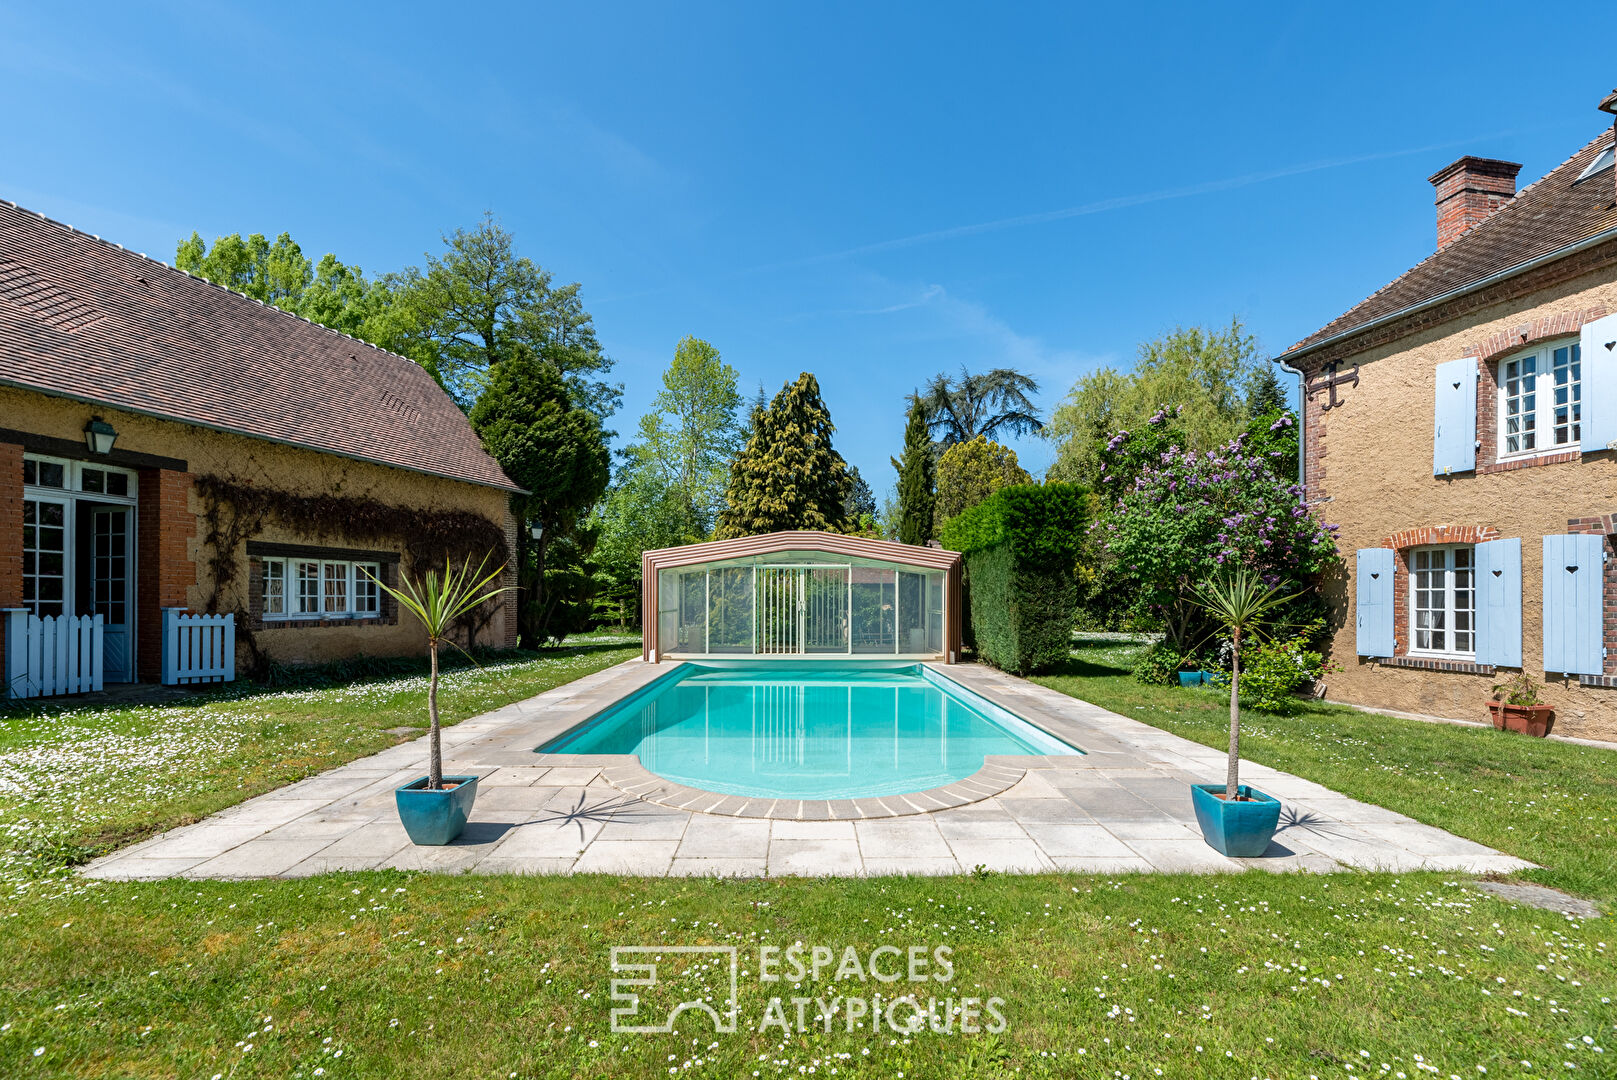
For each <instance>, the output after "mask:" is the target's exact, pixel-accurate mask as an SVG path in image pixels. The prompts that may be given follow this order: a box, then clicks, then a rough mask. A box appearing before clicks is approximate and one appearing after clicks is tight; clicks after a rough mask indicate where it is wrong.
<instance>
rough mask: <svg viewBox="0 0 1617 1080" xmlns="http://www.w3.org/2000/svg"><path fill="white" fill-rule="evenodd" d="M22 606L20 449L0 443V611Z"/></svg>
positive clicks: (10, 444) (13, 445) (9, 444)
mask: <svg viewBox="0 0 1617 1080" xmlns="http://www.w3.org/2000/svg"><path fill="white" fill-rule="evenodd" d="M20 606H22V447H20V446H17V445H15V444H13V443H0V608H8V607H20Z"/></svg>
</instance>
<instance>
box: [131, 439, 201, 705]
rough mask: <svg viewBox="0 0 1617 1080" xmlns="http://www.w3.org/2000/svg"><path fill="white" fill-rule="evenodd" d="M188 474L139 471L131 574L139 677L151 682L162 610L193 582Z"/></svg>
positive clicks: (159, 654)
mask: <svg viewBox="0 0 1617 1080" xmlns="http://www.w3.org/2000/svg"><path fill="white" fill-rule="evenodd" d="M190 495H191V474H190V473H182V472H171V471H169V470H167V469H142V470H141V472H140V505H139V507H138V510H137V513H138V515H139V523H138V527H137V530H136V542H137V543H138V544H139V549H138V558H137V559H136V563H137V565H138V570H137V572H136V575H135V593H136V617H137V623H138V626H137V629H136V635H137V641H138V644H139V654H140V677H141V678H142V679H147V680H152V681H155V680H157V679H160V678H161V677H162V668H163V648H162V646H163V611H162V609H163V608H166V607H184V606H185V605H186V604H187V603H188V599H187V596H186V594H187V592H188V591H189V590H190V587H191V585H192V584H193V583H194V582H195V581H196V563H195V562H194V561H193V560H192V558H191V553H190V542H191V540H192V539H194V538H195V537H196V531H197V521H196V515H194V514H192V513H191V508H190Z"/></svg>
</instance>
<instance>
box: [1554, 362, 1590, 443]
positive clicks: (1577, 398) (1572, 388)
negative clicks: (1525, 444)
mask: <svg viewBox="0 0 1617 1080" xmlns="http://www.w3.org/2000/svg"><path fill="white" fill-rule="evenodd" d="M1582 351H1583V348H1582V346H1580V345H1578V344H1577V343H1576V342H1574V343H1572V344H1570V345H1562V346H1560V347H1558V348H1555V349H1552V350H1550V375H1551V377H1552V379H1553V380H1554V385H1553V387H1552V389H1553V393H1554V399H1553V400H1552V402H1551V404H1550V408H1551V410H1552V412H1551V427H1550V438H1551V440H1552V441H1553V442H1554V444H1555V445H1556V446H1566V445H1568V444H1569V443H1575V442H1577V441H1578V439H1579V438H1580V437H1581V433H1580V430H1579V429H1580V421H1581V420H1582V419H1583V364H1582V363H1581V360H1582V357H1581V355H1580V354H1581V353H1582Z"/></svg>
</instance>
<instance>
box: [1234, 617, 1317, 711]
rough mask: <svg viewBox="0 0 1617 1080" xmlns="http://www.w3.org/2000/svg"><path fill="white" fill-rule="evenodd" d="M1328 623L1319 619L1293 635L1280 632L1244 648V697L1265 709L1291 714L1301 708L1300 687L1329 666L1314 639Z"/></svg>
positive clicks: (1257, 706)
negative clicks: (1314, 643)
mask: <svg viewBox="0 0 1617 1080" xmlns="http://www.w3.org/2000/svg"><path fill="white" fill-rule="evenodd" d="M1324 628H1325V624H1324V623H1323V622H1315V623H1312V624H1310V625H1308V626H1306V627H1304V628H1303V629H1302V630H1301V632H1299V633H1297V634H1294V635H1292V636H1289V637H1281V636H1276V637H1272V638H1268V639H1267V640H1265V641H1263V642H1261V643H1259V644H1258V645H1255V646H1252V647H1250V648H1247V649H1243V650H1242V659H1243V660H1244V661H1245V663H1243V664H1242V666H1241V700H1242V701H1243V702H1245V703H1246V704H1247V705H1248V706H1250V707H1251V708H1254V709H1258V710H1261V711H1263V712H1272V713H1279V714H1280V715H1282V716H1291V715H1294V714H1296V713H1297V712H1299V711H1301V709H1302V705H1303V703H1302V700H1301V699H1300V698H1298V697H1297V690H1298V689H1299V688H1300V687H1301V686H1302V685H1303V684H1304V683H1309V682H1313V681H1315V680H1316V679H1319V678H1321V677H1323V676H1324V675H1325V673H1326V671H1327V670H1329V668H1328V666H1327V664H1326V662H1325V657H1324V656H1323V655H1322V654H1321V653H1320V652H1319V650H1318V649H1315V648H1313V646H1312V642H1314V641H1315V640H1316V639H1318V637H1319V636H1320V634H1321V633H1322V632H1323V630H1324Z"/></svg>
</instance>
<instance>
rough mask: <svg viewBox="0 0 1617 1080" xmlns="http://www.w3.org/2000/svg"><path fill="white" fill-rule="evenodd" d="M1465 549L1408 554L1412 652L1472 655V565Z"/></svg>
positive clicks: (1474, 643) (1474, 647)
mask: <svg viewBox="0 0 1617 1080" xmlns="http://www.w3.org/2000/svg"><path fill="white" fill-rule="evenodd" d="M1475 554H1476V553H1475V549H1473V548H1472V547H1470V546H1469V545H1460V546H1454V547H1425V548H1415V549H1413V550H1412V551H1411V552H1410V553H1409V586H1410V593H1411V603H1410V606H1409V610H1410V621H1411V623H1412V625H1411V630H1412V631H1413V633H1412V636H1411V639H1410V644H1411V646H1412V648H1411V651H1413V652H1419V653H1436V654H1441V655H1444V656H1472V655H1475V653H1476V650H1477V639H1476V561H1475Z"/></svg>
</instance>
